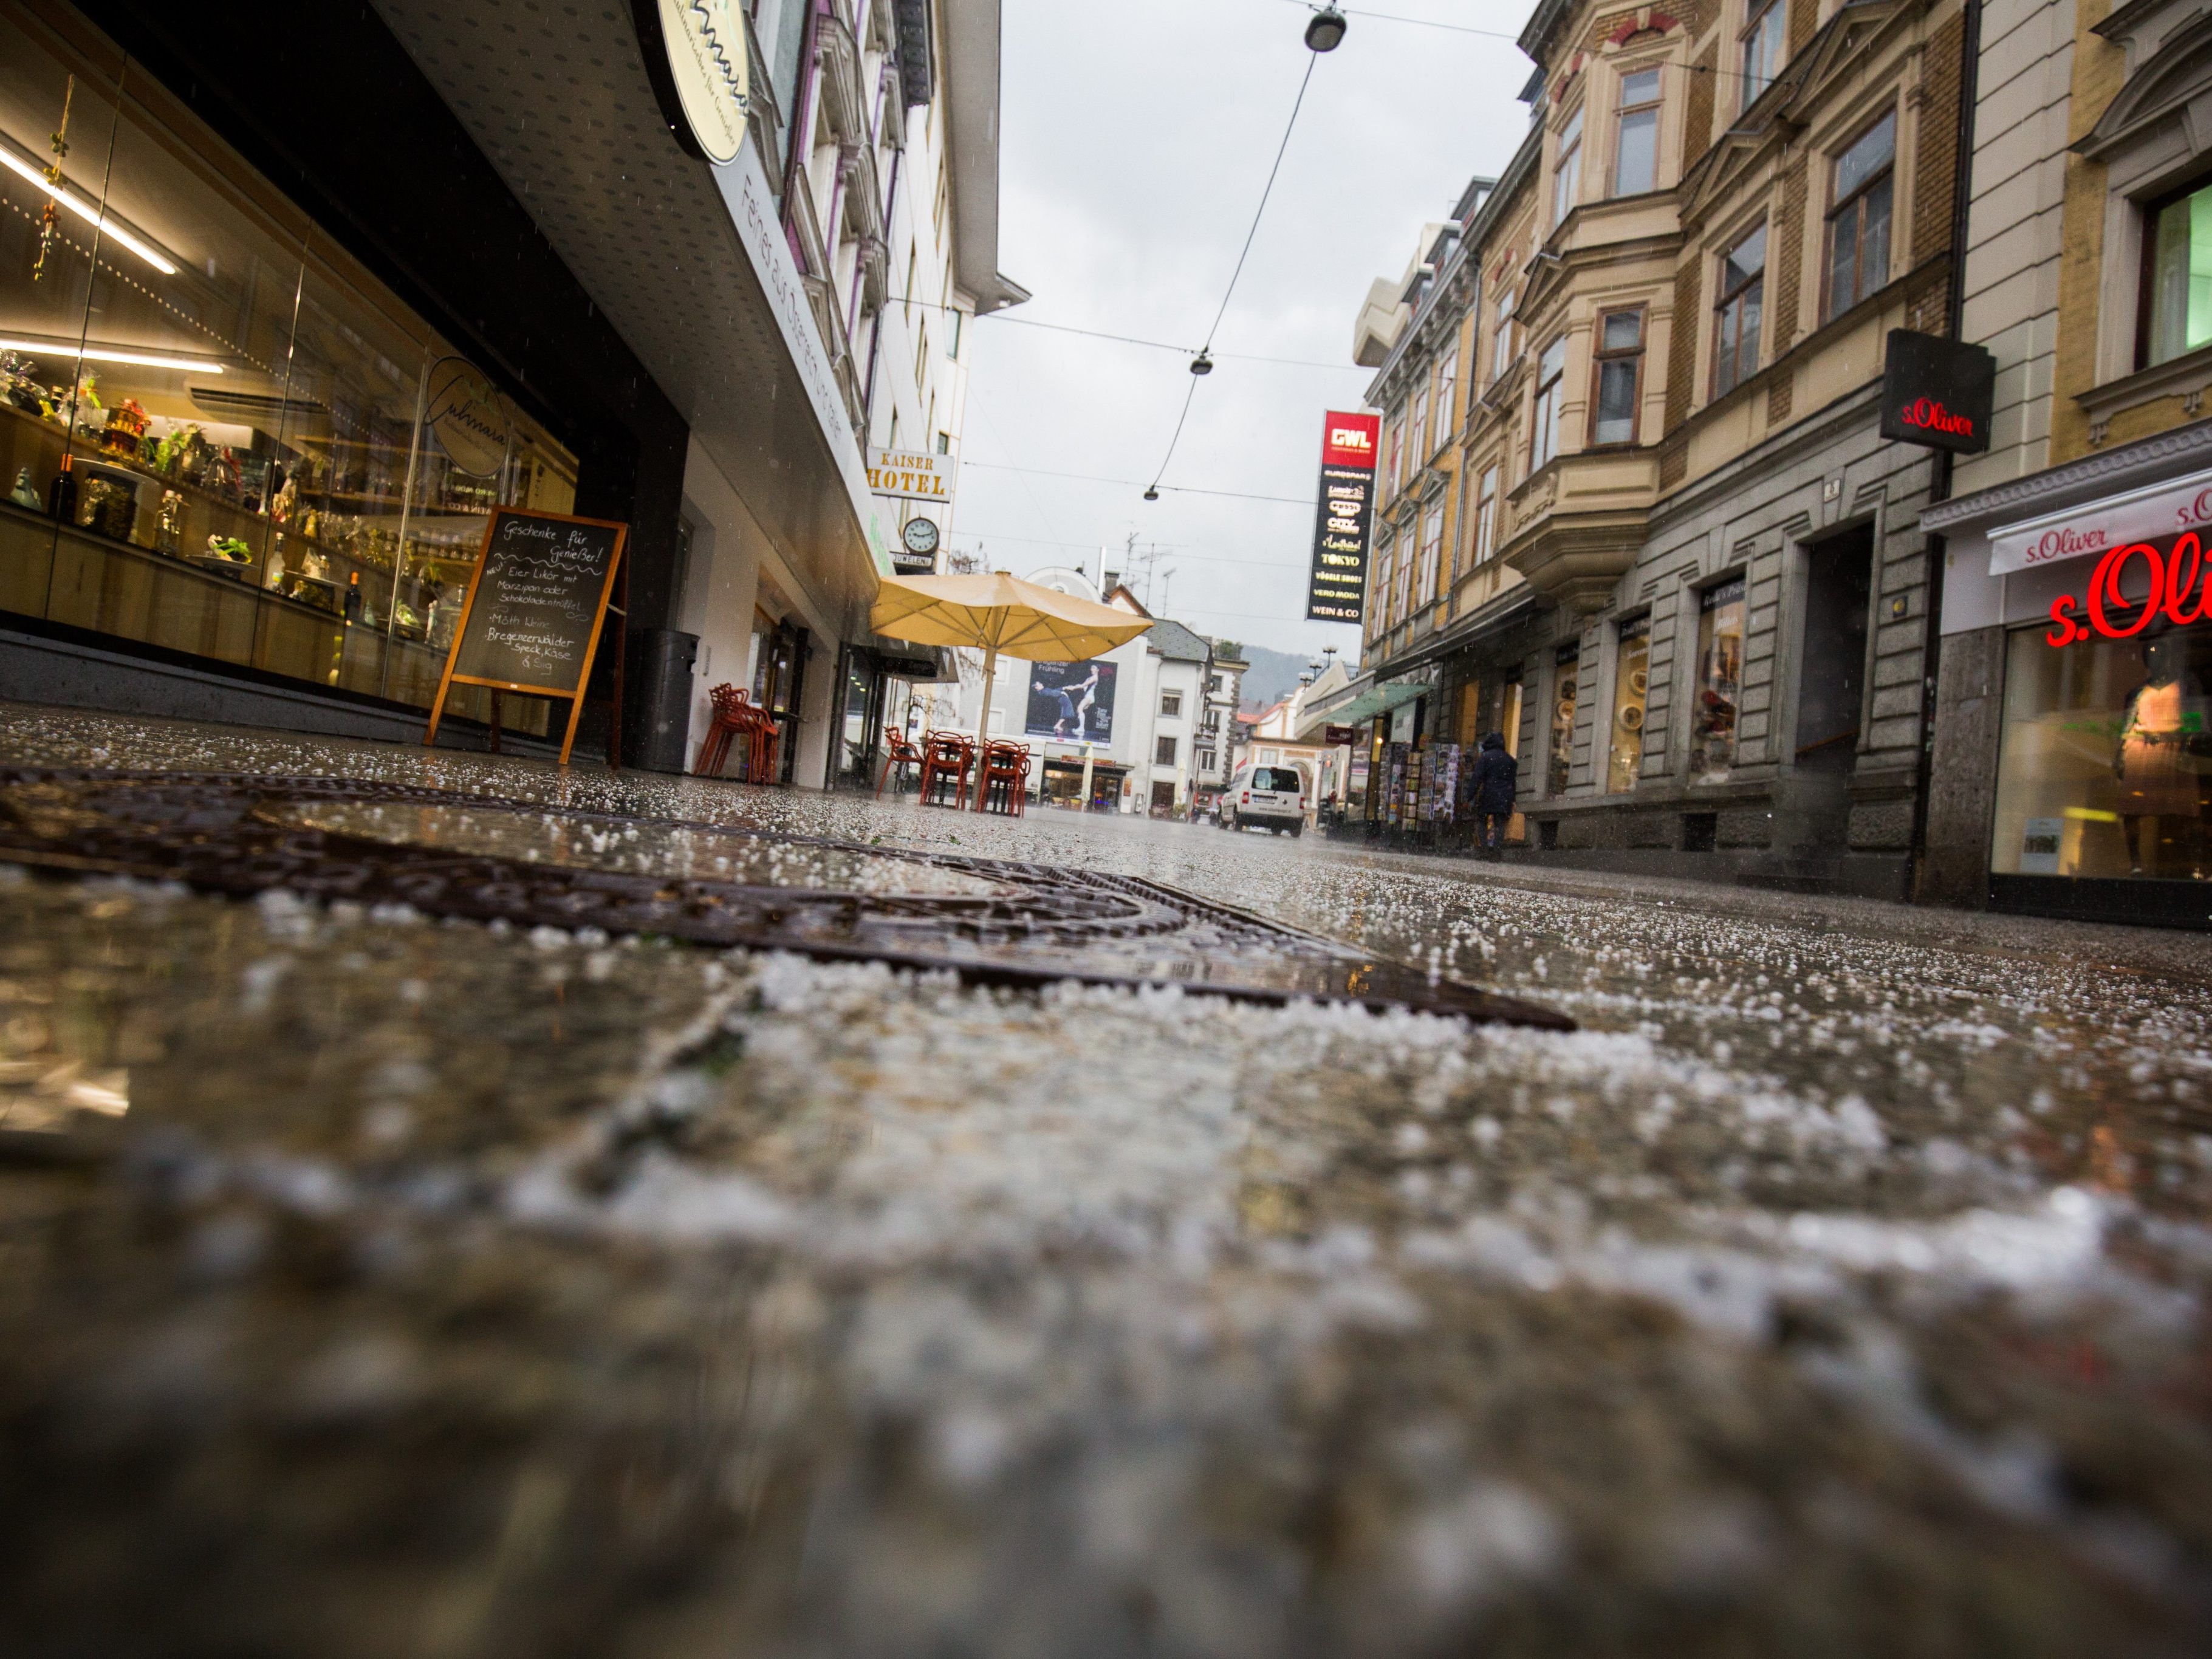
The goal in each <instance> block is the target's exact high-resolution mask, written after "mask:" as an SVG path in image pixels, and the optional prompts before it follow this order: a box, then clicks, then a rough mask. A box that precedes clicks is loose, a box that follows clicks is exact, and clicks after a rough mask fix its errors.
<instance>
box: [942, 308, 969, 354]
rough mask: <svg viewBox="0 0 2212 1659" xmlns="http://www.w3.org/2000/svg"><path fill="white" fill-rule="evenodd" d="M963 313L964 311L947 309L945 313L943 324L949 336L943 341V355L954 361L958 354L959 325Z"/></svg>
mask: <svg viewBox="0 0 2212 1659" xmlns="http://www.w3.org/2000/svg"><path fill="white" fill-rule="evenodd" d="M964 315H965V313H961V312H957V311H948V312H946V313H945V328H946V330H947V331H948V333H949V336H950V337H948V338H947V339H946V340H945V356H947V357H950V358H951V359H953V360H954V361H955V362H957V361H958V359H959V356H960V325H961V322H962V320H963V317H964Z"/></svg>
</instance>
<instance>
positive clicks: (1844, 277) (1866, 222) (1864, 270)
mask: <svg viewBox="0 0 2212 1659" xmlns="http://www.w3.org/2000/svg"><path fill="white" fill-rule="evenodd" d="M1896 159H1897V114H1896V112H1895V111H1892V112H1890V113H1889V114H1887V115H1885V116H1883V117H1882V118H1881V120H1879V121H1877V122H1875V124H1874V125H1872V126H1870V127H1869V128H1868V129H1867V130H1866V131H1865V133H1864V134H1863V135H1862V136H1861V137H1859V139H1858V140H1857V142H1856V143H1853V144H1852V145H1851V146H1850V149H1846V150H1845V151H1844V153H1843V154H1842V155H1838V157H1836V179H1835V195H1836V205H1835V206H1834V208H1832V210H1830V211H1829V214H1828V315H1829V316H1831V317H1838V316H1841V315H1842V314H1843V313H1844V312H1846V311H1849V310H1850V308H1851V307H1853V306H1855V305H1857V303H1858V302H1859V301H1862V300H1863V299H1865V298H1866V296H1867V295H1869V294H1871V293H1873V292H1874V291H1875V289H1878V288H1880V287H1881V285H1882V284H1883V283H1887V281H1888V280H1889V210H1890V197H1891V195H1892V186H1893V184H1894V182H1895V170H1894V168H1893V166H1892V163H1893V162H1894V161H1895V160H1896Z"/></svg>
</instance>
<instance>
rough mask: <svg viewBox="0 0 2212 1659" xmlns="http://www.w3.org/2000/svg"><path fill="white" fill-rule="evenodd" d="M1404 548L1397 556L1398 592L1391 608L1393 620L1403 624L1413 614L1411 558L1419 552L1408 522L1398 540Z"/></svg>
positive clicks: (1411, 527)
mask: <svg viewBox="0 0 2212 1659" xmlns="http://www.w3.org/2000/svg"><path fill="white" fill-rule="evenodd" d="M1400 539H1401V541H1402V542H1403V543H1404V546H1403V547H1402V548H1401V550H1400V551H1399V555H1398V592H1397V595H1396V599H1395V602H1394V604H1393V605H1392V607H1391V616H1392V617H1393V619H1394V620H1395V621H1398V622H1403V621H1404V620H1405V619H1406V618H1407V617H1410V616H1412V615H1413V558H1414V555H1415V554H1416V553H1417V552H1418V551H1419V548H1418V546H1417V545H1416V544H1415V543H1414V541H1413V526H1412V524H1411V523H1410V522H1409V523H1408V524H1407V526H1406V533H1405V535H1404V536H1403V537H1401V538H1400Z"/></svg>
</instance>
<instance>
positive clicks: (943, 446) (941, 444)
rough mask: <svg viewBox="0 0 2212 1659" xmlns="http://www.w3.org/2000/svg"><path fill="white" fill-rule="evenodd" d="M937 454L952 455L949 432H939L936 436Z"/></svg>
mask: <svg viewBox="0 0 2212 1659" xmlns="http://www.w3.org/2000/svg"><path fill="white" fill-rule="evenodd" d="M937 453H939V454H940V455H950V454H951V453H952V435H951V433H950V432H940V433H939V434H938V435H937Z"/></svg>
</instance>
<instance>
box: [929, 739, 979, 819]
mask: <svg viewBox="0 0 2212 1659" xmlns="http://www.w3.org/2000/svg"><path fill="white" fill-rule="evenodd" d="M974 769H975V744H972V743H970V742H969V740H968V739H967V738H963V737H962V736H961V735H960V734H959V733H958V732H930V733H929V734H928V735H927V737H925V738H923V739H922V743H921V804H922V805H925V806H941V805H944V804H945V803H944V802H942V801H940V800H939V799H938V798H937V792H938V791H939V789H940V788H942V787H944V785H945V784H946V783H948V782H949V783H951V784H952V785H954V786H955V787H954V790H953V798H952V804H953V805H955V806H965V805H967V804H968V776H969V773H970V772H971V771H973V770H974Z"/></svg>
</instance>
